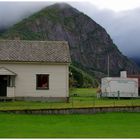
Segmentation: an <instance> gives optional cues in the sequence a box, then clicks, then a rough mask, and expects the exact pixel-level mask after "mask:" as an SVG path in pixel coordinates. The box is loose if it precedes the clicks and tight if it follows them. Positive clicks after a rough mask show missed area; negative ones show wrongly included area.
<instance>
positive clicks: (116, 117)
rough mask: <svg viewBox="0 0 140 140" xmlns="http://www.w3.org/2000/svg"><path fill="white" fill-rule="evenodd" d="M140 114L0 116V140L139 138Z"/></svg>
mask: <svg viewBox="0 0 140 140" xmlns="http://www.w3.org/2000/svg"><path fill="white" fill-rule="evenodd" d="M139 130H140V113H104V114H95V115H25V114H24V115H21V114H3V113H2V114H0V138H140V131H139Z"/></svg>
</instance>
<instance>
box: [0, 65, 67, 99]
mask: <svg viewBox="0 0 140 140" xmlns="http://www.w3.org/2000/svg"><path fill="white" fill-rule="evenodd" d="M0 67H5V68H7V69H9V70H11V71H13V72H15V73H16V74H17V76H16V78H15V88H14V92H15V93H14V94H13V89H8V90H7V91H8V92H9V93H7V96H9V97H11V96H13V95H15V96H16V97H68V96H69V92H68V64H47V65H46V64H20V63H17V64H0ZM36 74H49V89H48V90H37V89H36ZM10 93H11V94H10Z"/></svg>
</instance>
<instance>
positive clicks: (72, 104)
mask: <svg viewBox="0 0 140 140" xmlns="http://www.w3.org/2000/svg"><path fill="white" fill-rule="evenodd" d="M71 99H72V102H71V103H72V108H73V94H72V98H71Z"/></svg>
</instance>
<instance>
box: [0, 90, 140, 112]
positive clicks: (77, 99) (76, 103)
mask: <svg viewBox="0 0 140 140" xmlns="http://www.w3.org/2000/svg"><path fill="white" fill-rule="evenodd" d="M74 94H76V96H74V97H72V95H74ZM132 105H140V99H120V100H118V99H107V98H106V99H97V98H96V89H94V88H79V89H74V90H73V91H71V93H70V102H69V103H64V102H61V103H49V102H31V101H13V102H0V110H14V109H21V110H22V109H47V108H78V107H99V106H132Z"/></svg>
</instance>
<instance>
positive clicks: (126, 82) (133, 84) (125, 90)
mask: <svg viewBox="0 0 140 140" xmlns="http://www.w3.org/2000/svg"><path fill="white" fill-rule="evenodd" d="M101 94H102V97H138V78H127V74H126V72H125V71H123V72H121V76H120V77H105V78H102V81H101Z"/></svg>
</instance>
